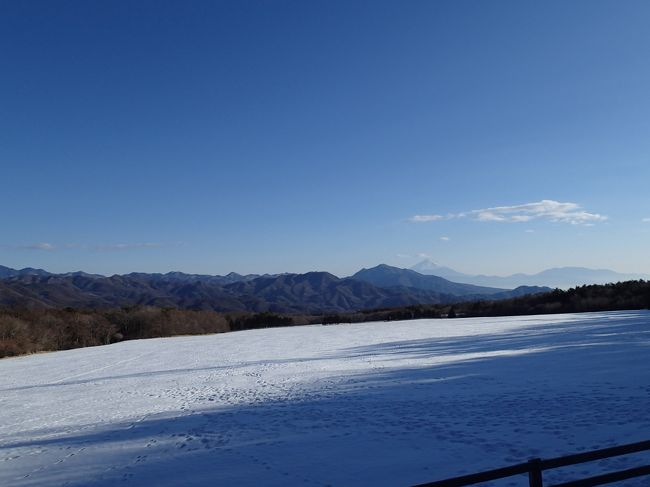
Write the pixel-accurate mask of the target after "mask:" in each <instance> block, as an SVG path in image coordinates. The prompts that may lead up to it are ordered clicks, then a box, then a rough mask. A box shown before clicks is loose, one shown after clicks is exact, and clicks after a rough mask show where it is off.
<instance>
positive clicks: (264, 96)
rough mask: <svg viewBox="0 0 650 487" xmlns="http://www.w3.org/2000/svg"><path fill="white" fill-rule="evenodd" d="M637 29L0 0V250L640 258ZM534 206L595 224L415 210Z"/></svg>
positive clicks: (17, 257)
mask: <svg viewBox="0 0 650 487" xmlns="http://www.w3.org/2000/svg"><path fill="white" fill-rule="evenodd" d="M648 25H650V4H649V3H648V2H645V1H626V2H617V1H607V2H604V1H591V0H590V1H571V2H566V1H554V2H528V1H523V2H522V1H494V2H483V1H449V2H442V1H439V2H430V1H427V2H415V1H411V2H403V1H395V2H382V1H367V2H360V1H340V2H336V1H322V2H314V1H310V2H304V1H295V2H286V1H275V2H268V1H264V2H244V1H232V2H216V1H210V2H208V1H205V2H201V1H193V2H181V1H176V2H169V1H167V2H164V1H137V2H133V1H103V2H102V1H96V2H86V1H57V2H51V1H42V2H40V1H38V2H37V1H0V65H1V66H2V68H0V168H1V172H0V176H1V178H2V190H1V191H0V207H1V208H2V212H0V229H2V230H1V231H0V232H1V233H0V263H1V264H4V265H8V266H11V267H23V266H36V267H44V268H47V269H48V270H52V271H70V270H76V269H83V270H86V271H89V272H100V273H107V274H111V273H118V272H119V273H122V272H129V271H148V272H156V271H159V272H166V271H169V270H181V271H186V272H200V273H226V272H229V271H237V272H242V273H247V272H283V271H294V272H304V271H308V270H329V271H331V272H334V273H336V274H339V275H345V274H348V273H351V272H354V271H355V270H357V269H358V268H360V267H362V266H366V267H367V266H371V265H375V264H377V263H380V262H386V263H391V264H395V265H400V266H407V265H411V264H413V263H414V262H415V261H417V260H418V258H419V257H418V255H419V254H427V255H430V256H431V257H432V258H433V259H434V260H436V261H437V262H439V263H441V264H445V265H449V266H451V267H454V268H457V269H459V270H462V271H466V272H472V273H479V272H480V273H495V274H506V273H511V272H519V271H522V272H534V271H539V270H541V269H543V268H545V267H551V266H561V265H585V266H590V267H609V268H614V269H617V270H621V271H630V272H633V271H636V272H650V258H648V257H647V248H648V247H649V246H650V222H644V221H643V219H647V218H650V191H648V184H649V183H648V182H649V181H650V160H649V159H650V137H649V136H650V117H649V116H648V114H650V90H649V89H648V87H649V86H650V64H649V63H650V57H649V56H648V53H650V29H648ZM543 199H549V200H556V201H560V202H574V203H577V204H579V205H581V206H582V207H583V208H584V210H585V211H587V212H590V213H594V214H599V215H605V216H607V217H608V219H607V221H604V222H598V223H595V224H594V225H593V226H583V225H571V224H567V223H559V222H552V221H545V220H535V221H531V222H526V223H507V222H477V221H473V220H471V219H467V218H453V219H449V220H442V221H435V222H430V223H412V222H410V221H409V218H411V217H412V216H414V215H423V214H441V215H446V214H449V213H454V214H456V213H460V212H467V211H471V210H475V209H482V208H490V207H495V206H510V205H520V204H525V203H531V202H536V201H540V200H543ZM441 237H447V239H448V240H441ZM45 244H47V245H45Z"/></svg>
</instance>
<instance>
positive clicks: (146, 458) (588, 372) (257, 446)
mask: <svg viewBox="0 0 650 487" xmlns="http://www.w3.org/2000/svg"><path fill="white" fill-rule="evenodd" d="M646 439H650V312H647V311H639V312H636V311H635V312H617V313H589V314H575V315H555V316H527V317H513V318H476V319H455V320H420V321H408V322H390V323H365V324H357V325H337V326H307V327H295V328H279V329H266V330H256V331H244V332H238V333H229V334H223V335H212V336H196V337H179V338H165V339H155V340H142V341H131V342H124V343H120V344H115V345H110V346H106V347H96V348H88V349H79V350H70V351H65V352H57V353H49V354H41V355H34V356H28V357H20V358H13V359H5V360H0V485H2V486H54V485H71V486H72V485H74V486H90V487H96V486H108V485H133V486H136V485H137V486H143V485H155V486H177V485H178V486H190V485H205V486H229V485H233V486H246V485H256V486H259V485H264V486H276V485H277V486H286V485H337V486H338V485H346V486H347V485H391V486H392V485H409V484H413V483H419V482H425V481H431V480H436V479H441V478H446V477H449V476H455V475H460V474H463V473H470V472H474V471H476V470H482V469H488V468H496V467H499V466H504V465H507V464H511V463H516V462H521V461H525V460H527V459H528V458H530V457H533V456H541V457H551V456H556V455H562V454H567V453H572V452H577V451H582V450H585V449H595V448H601V447H606V446H611V445H615V444H620V443H627V442H633V441H640V440H646ZM643 462H645V463H650V455H647V454H637V455H633V456H631V457H627V458H625V457H621V458H619V459H612V460H609V461H606V462H595V463H593V464H584V465H580V466H577V467H575V468H573V469H564V470H557V471H551V472H547V473H545V474H544V476H545V479H547V480H549V481H559V480H561V479H569V478H571V477H572V476H576V475H577V476H580V475H581V474H583V475H584V474H590V473H598V472H600V471H602V469H603V468H605V467H609V468H616V467H621V468H623V467H628V466H633V465H637V464H639V463H643ZM494 485H527V482H526V479H525V478H523V477H521V478H517V477H513V478H511V479H509V480H506V481H503V482H501V483H495V484H494ZM620 485H634V486H641V485H643V486H647V485H650V478H648V477H646V478H645V479H643V478H641V479H637V480H635V481H628V482H627V483H623V484H620Z"/></svg>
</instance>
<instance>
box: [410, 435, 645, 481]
mask: <svg viewBox="0 0 650 487" xmlns="http://www.w3.org/2000/svg"><path fill="white" fill-rule="evenodd" d="M646 450H650V441H640V442H638V443H630V444H627V445H621V446H614V447H611V448H603V449H600V450H593V451H589V452H584V453H576V454H575V455H566V456H564V457H556V458H548V459H546V460H543V459H541V458H533V459H531V460H529V461H527V462H525V463H518V464H516V465H510V466H508V467H503V468H497V469H494V470H486V471H484V472H477V473H473V474H470V475H463V476H462V477H454V478H451V479H446V480H438V481H436V482H428V483H425V484H419V485H416V486H414V487H463V486H465V485H473V484H478V483H480V482H489V481H490V480H497V479H503V478H506V477H512V476H513V475H522V474H528V484H529V487H543V480H542V472H543V471H544V470H551V469H554V468H560V467H567V466H569V465H577V464H580V463H587V462H593V461H595V460H602V459H604V458H612V457H618V456H621V455H629V454H630V453H637V452H640V451H646ZM643 475H650V465H644V466H641V467H635V468H629V469H627V470H618V471H616V472H611V473H606V474H602V475H596V476H594V477H588V478H586V479H582V480H572V481H570V482H564V483H561V484H554V485H552V486H549V487H592V486H595V485H604V484H611V483H612V482H618V481H620V480H627V479H631V478H634V477H641V476H643Z"/></svg>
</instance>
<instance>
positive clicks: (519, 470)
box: [413, 463, 530, 487]
mask: <svg viewBox="0 0 650 487" xmlns="http://www.w3.org/2000/svg"><path fill="white" fill-rule="evenodd" d="M529 470H530V465H529V464H528V463H519V464H517V465H511V466H509V467H502V468H496V469H494V470H486V471H484V472H478V473H473V474H470V475H463V476H462V477H454V478H452V479H447V480H437V481H435V482H427V483H425V484H418V485H414V486H413V487H463V486H464V485H472V484H476V483H479V482H487V481H489V480H496V479H502V478H504V477H511V476H513V475H520V474H524V473H528V471H529Z"/></svg>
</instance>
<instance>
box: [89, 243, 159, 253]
mask: <svg viewBox="0 0 650 487" xmlns="http://www.w3.org/2000/svg"><path fill="white" fill-rule="evenodd" d="M162 246H163V244H161V243H156V242H142V243H117V244H108V245H96V246H94V247H92V248H93V250H99V251H101V252H119V251H122V250H133V249H157V248H160V247H162Z"/></svg>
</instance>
